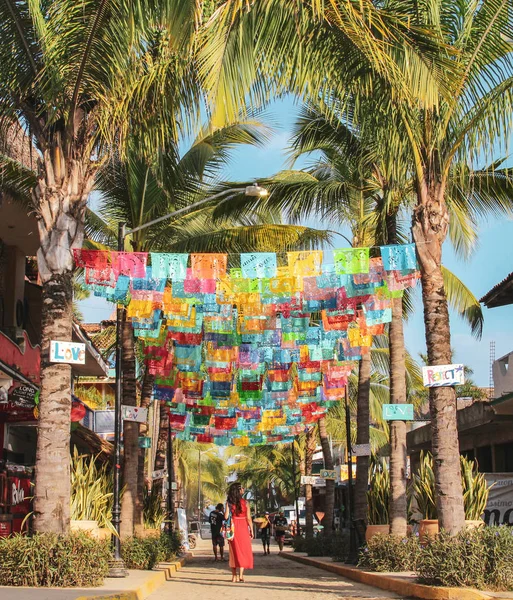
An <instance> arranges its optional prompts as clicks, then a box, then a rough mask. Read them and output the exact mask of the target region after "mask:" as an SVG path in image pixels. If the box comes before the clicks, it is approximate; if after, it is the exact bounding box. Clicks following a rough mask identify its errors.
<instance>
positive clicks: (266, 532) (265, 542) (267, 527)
mask: <svg viewBox="0 0 513 600" xmlns="http://www.w3.org/2000/svg"><path fill="white" fill-rule="evenodd" d="M264 519H265V521H264V522H263V523H262V527H260V532H261V534H262V546H263V547H264V556H265V555H266V554H271V551H270V550H269V544H270V543H271V521H269V513H268V512H266V513H265V515H264ZM266 547H267V550H266Z"/></svg>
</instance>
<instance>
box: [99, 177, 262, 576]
mask: <svg viewBox="0 0 513 600" xmlns="http://www.w3.org/2000/svg"><path fill="white" fill-rule="evenodd" d="M241 192H243V193H244V194H245V195H246V196H253V197H258V198H265V197H266V196H267V195H268V194H269V192H268V191H267V190H266V189H265V188H263V187H261V186H259V185H258V183H256V182H255V183H253V184H252V185H248V186H246V187H243V188H231V189H226V190H223V191H221V192H218V193H217V194H214V195H213V196H209V197H208V198H204V199H203V200H199V201H198V202H195V203H194V204H191V205H189V206H185V207H184V208H181V209H179V210H175V211H174V212H171V213H169V214H167V215H164V216H163V217H159V218H158V219H153V221H148V223H144V224H143V225H139V226H137V227H134V228H132V229H126V227H125V223H119V224H118V244H117V245H118V252H122V251H123V249H124V244H125V238H126V236H127V235H130V234H131V233H135V232H136V231H141V230H142V229H147V228H148V227H151V226H152V225H156V224H157V223H161V222H162V221H167V220H168V219H171V218H173V217H176V216H178V215H181V214H183V213H186V212H188V211H190V210H193V209H195V208H198V207H199V206H202V205H203V204H206V203H207V202H212V200H216V199H217V198H222V197H223V196H228V195H231V196H233V195H235V194H237V193H241ZM225 200H226V199H225ZM223 201H224V200H223ZM124 316H125V309H124V307H123V306H122V305H121V304H118V306H117V313H116V399H115V405H114V493H113V507H112V525H113V526H114V528H115V530H116V535H114V536H113V538H114V556H113V560H112V561H111V568H110V571H109V576H110V577H125V576H126V570H125V566H124V563H123V559H122V558H121V545H120V538H119V534H120V524H121V504H120V492H121V431H122V427H123V422H122V418H121V405H122V395H123V392H122V387H121V377H122V374H121V359H122V347H121V325H122V323H123V320H124ZM169 458H171V463H172V458H173V457H172V456H171V457H169V455H168V459H169ZM171 463H170V464H171ZM168 473H170V470H169V465H168ZM171 485H172V482H171V480H170V481H169V486H170V491H171ZM168 497H169V496H168ZM168 508H169V505H168Z"/></svg>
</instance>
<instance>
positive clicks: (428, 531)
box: [412, 452, 438, 540]
mask: <svg viewBox="0 0 513 600" xmlns="http://www.w3.org/2000/svg"><path fill="white" fill-rule="evenodd" d="M412 492H413V497H414V498H415V500H416V502H417V508H418V509H419V512H420V513H421V515H422V520H421V521H420V525H419V537H420V539H421V540H422V539H423V538H424V537H426V536H432V535H436V534H437V533H438V513H437V509H436V500H435V475H434V473H433V458H432V457H431V454H430V453H429V452H426V453H424V452H421V453H420V465H419V469H418V471H417V472H416V473H415V474H414V475H413V478H412Z"/></svg>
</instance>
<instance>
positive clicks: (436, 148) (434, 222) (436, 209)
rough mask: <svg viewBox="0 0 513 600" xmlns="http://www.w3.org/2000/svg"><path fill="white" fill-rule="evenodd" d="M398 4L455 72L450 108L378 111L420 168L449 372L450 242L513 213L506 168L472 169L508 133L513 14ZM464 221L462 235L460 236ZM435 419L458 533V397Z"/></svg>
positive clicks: (431, 302)
mask: <svg viewBox="0 0 513 600" xmlns="http://www.w3.org/2000/svg"><path fill="white" fill-rule="evenodd" d="M389 4H390V6H392V5H394V6H395V5H396V3H395V2H393V3H392V2H390V3H389ZM400 4H401V7H402V10H403V11H404V12H408V13H409V14H410V16H411V22H412V23H413V24H414V25H415V26H425V27H428V28H430V29H432V30H433V31H436V32H437V33H438V35H439V37H440V39H441V40H442V41H443V42H444V43H445V44H446V45H447V51H446V52H444V55H447V53H448V52H450V53H451V55H452V57H453V58H452V61H453V63H454V65H455V66H456V71H455V75H451V80H449V78H448V86H449V87H450V89H451V90H452V92H451V97H450V98H447V97H442V96H440V98H439V100H438V102H437V103H436V105H433V106H431V107H421V108H416V107H415V108H413V109H410V108H407V107H405V106H400V107H397V106H392V102H391V100H390V99H386V100H385V99H383V106H382V107H380V109H379V110H382V109H384V110H382V114H384V115H386V116H387V123H386V129H387V135H388V136H389V137H390V138H391V139H392V144H391V146H392V147H395V152H394V154H395V156H396V157H398V158H399V159H402V158H403V157H406V160H407V161H408V164H411V165H412V178H413V189H414V190H415V195H416V205H415V208H414V211H413V220H412V223H413V227H412V233H413V239H414V241H415V242H416V244H417V255H418V259H419V264H420V270H421V282H422V299H423V303H424V317H425V318H424V322H425V330H426V345H427V353H428V360H429V364H431V365H437V364H450V363H451V361H452V351H451V337H450V324H449V311H448V299H447V290H446V287H445V286H444V273H443V270H442V266H441V263H442V245H443V242H444V241H445V239H446V237H447V235H449V236H450V237H451V238H452V239H453V240H454V241H456V244H457V245H460V246H461V247H462V248H463V249H465V250H469V249H471V248H472V246H473V244H474V242H475V240H476V237H477V227H476V224H477V221H478V220H479V219H480V218H482V217H483V215H485V214H486V213H495V214H504V213H506V214H510V215H511V213H512V203H511V191H512V185H511V184H512V180H511V178H510V176H509V174H508V172H507V171H505V170H501V169H500V168H499V166H500V161H498V162H497V161H495V160H494V161H493V163H492V165H491V166H490V167H488V168H487V169H482V170H480V171H476V170H475V168H474V164H476V163H477V162H481V163H482V161H483V158H482V156H481V155H484V156H490V155H491V154H492V153H493V152H494V150H493V149H494V148H495V147H496V144H499V145H500V144H501V142H502V140H503V139H507V138H508V135H509V131H510V129H509V127H510V123H509V121H506V120H504V119H503V115H505V114H510V112H511V107H512V86H513V62H512V60H511V50H512V47H511V41H510V40H511V34H512V33H513V31H512V25H511V19H510V6H509V4H508V3H507V2H502V1H500V0H490V1H489V2H485V3H477V4H476V3H472V2H468V1H466V2H463V3H461V2H453V1H452V0H444V1H442V0H437V1H435V2H431V3H430V4H429V7H428V6H427V5H421V6H419V5H418V4H417V3H413V2H402V3H400ZM373 110H375V111H376V107H375V106H374V107H373ZM457 218H459V219H460V222H461V226H460V228H457V227H453V224H454V221H455V219H457ZM430 409H431V418H432V421H431V425H432V451H433V455H434V456H435V457H436V460H435V482H436V491H437V509H438V515H439V520H440V526H441V528H443V529H446V530H447V531H449V532H451V533H456V532H457V531H459V530H460V529H461V528H462V527H463V524H464V519H465V516H464V509H463V499H462V488H461V480H460V477H459V469H460V460H459V446H458V432H457V424H456V394H455V390H454V388H445V387H442V388H432V389H431V390H430Z"/></svg>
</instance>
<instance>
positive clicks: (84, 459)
mask: <svg viewBox="0 0 513 600" xmlns="http://www.w3.org/2000/svg"><path fill="white" fill-rule="evenodd" d="M112 500H113V477H112V474H111V473H110V472H109V470H108V464H107V463H104V464H102V465H100V464H99V462H98V461H97V460H96V457H94V456H86V455H83V454H79V453H78V450H77V448H76V447H75V448H74V449H73V456H72V457H71V519H73V520H76V521H96V522H97V523H98V526H99V527H102V528H107V529H110V530H111V531H112V532H113V533H116V530H115V529H114V527H113V525H112Z"/></svg>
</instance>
